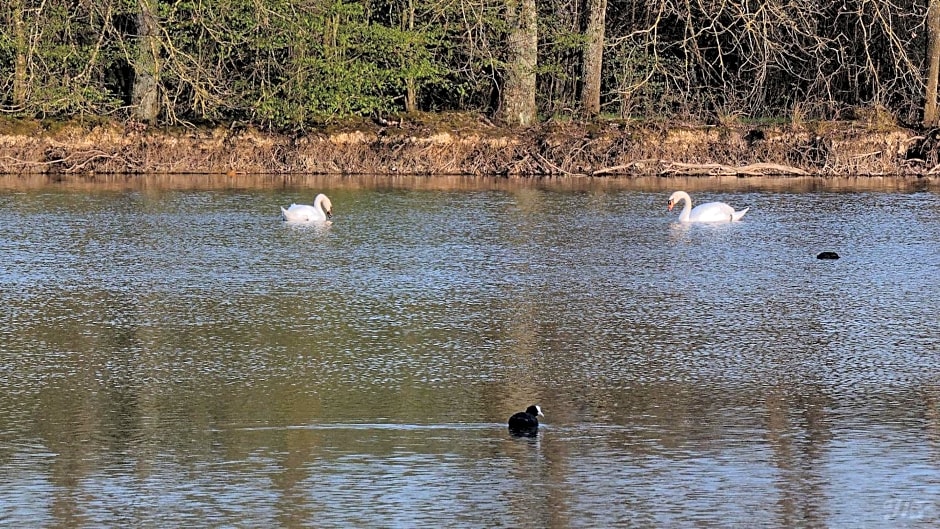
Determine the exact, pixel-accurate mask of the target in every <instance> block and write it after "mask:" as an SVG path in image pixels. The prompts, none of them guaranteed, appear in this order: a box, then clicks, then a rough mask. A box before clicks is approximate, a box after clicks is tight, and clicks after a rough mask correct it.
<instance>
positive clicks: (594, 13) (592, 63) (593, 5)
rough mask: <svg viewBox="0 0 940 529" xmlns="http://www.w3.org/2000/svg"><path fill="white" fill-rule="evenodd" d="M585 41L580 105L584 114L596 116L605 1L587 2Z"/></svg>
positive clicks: (602, 48)
mask: <svg viewBox="0 0 940 529" xmlns="http://www.w3.org/2000/svg"><path fill="white" fill-rule="evenodd" d="M587 9H588V21H587V28H586V30H585V32H584V33H585V37H586V39H587V43H586V46H585V48H584V64H583V73H582V76H581V78H582V82H583V85H582V87H581V105H582V106H583V107H584V112H585V113H587V114H589V115H592V116H593V115H597V114H599V113H600V111H601V67H602V65H603V57H604V24H605V23H606V20H607V0H589V1H588V7H587Z"/></svg>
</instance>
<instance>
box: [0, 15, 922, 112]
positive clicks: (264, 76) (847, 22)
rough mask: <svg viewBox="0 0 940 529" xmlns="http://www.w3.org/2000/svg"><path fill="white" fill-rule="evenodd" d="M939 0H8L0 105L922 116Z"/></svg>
mask: <svg viewBox="0 0 940 529" xmlns="http://www.w3.org/2000/svg"><path fill="white" fill-rule="evenodd" d="M938 2H940V0H844V1H841V0H840V1H837V2H818V1H816V0H730V1H729V0H692V1H687V0H683V1H674V0H659V1H654V2H649V1H643V2H639V1H632V0H623V1H614V0H610V1H608V0H540V1H538V2H536V1H535V0H359V1H355V0H174V1H169V0H5V1H4V2H3V3H2V6H0V17H2V23H0V108H2V110H3V113H4V114H6V115H8V116H14V117H29V118H42V119H69V118H72V117H75V116H110V117H113V118H116V119H121V120H127V121H131V120H137V121H143V122H152V123H160V124H177V125H178V124H193V125H199V124H213V123H236V122H238V123H247V124H252V125H255V126H258V127H261V128H265V129H268V130H277V131H302V130H304V129H305V128H307V127H313V126H319V125H323V124H326V123H330V122H333V121H336V120H341V119H344V118H347V117H354V116H369V117H378V116H384V117H388V116H395V115H399V114H402V113H405V112H452V111H468V112H476V113H482V114H484V115H487V116H490V117H491V118H492V119H493V120H498V121H500V122H503V123H505V124H508V125H523V126H524V125H531V124H534V123H537V122H539V121H545V120H549V119H590V118H593V117H596V116H600V117H604V118H615V119H620V118H622V119H659V120H661V119H674V120H685V121H689V122H708V121H712V120H722V119H728V118H733V119H751V120H775V119H776V120H779V119H786V120H806V119H843V118H847V117H851V116H852V114H853V113H855V112H858V111H859V110H860V109H866V110H870V109H879V110H882V111H886V112H887V113H889V114H890V115H892V116H893V117H894V118H896V119H897V120H899V121H900V122H902V123H918V124H924V125H928V126H931V125H935V124H936V121H937V118H936V89H937V84H936V78H937V73H938V68H940V67H938V64H937V62H938V60H940V45H936V44H934V45H931V42H932V41H934V40H936V35H937V33H938V31H937V30H936V29H931V28H936V27H938V26H940V9H938V7H937V6H936V5H932V4H936V3H938Z"/></svg>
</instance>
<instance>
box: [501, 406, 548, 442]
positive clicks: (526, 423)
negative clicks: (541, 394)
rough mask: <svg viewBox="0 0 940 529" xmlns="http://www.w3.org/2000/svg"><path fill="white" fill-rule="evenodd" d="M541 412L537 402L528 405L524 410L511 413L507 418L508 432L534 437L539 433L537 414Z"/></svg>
mask: <svg viewBox="0 0 940 529" xmlns="http://www.w3.org/2000/svg"><path fill="white" fill-rule="evenodd" d="M539 415H542V417H544V415H543V414H542V408H540V407H539V406H538V405H537V404H536V405H532V406H529V407H528V408H526V410H525V411H520V412H519V413H516V414H513V416H512V417H510V418H509V433H511V434H512V435H519V436H525V437H535V435H536V434H538V433H539V419H538V416H539Z"/></svg>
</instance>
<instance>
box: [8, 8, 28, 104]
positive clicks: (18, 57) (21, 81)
mask: <svg viewBox="0 0 940 529" xmlns="http://www.w3.org/2000/svg"><path fill="white" fill-rule="evenodd" d="M12 2H13V5H12V6H11V7H12V12H13V39H14V41H13V47H14V53H15V58H14V64H13V105H14V106H16V107H18V108H22V107H23V106H25V105H26V94H27V91H28V88H29V85H28V83H27V82H26V79H27V74H26V67H27V64H28V62H27V53H28V52H29V47H28V43H27V40H26V21H25V20H24V19H23V0H12Z"/></svg>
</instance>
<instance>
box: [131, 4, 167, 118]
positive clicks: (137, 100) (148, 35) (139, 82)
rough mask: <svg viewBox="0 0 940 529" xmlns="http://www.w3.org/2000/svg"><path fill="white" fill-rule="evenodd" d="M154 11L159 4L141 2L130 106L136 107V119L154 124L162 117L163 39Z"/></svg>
mask: <svg viewBox="0 0 940 529" xmlns="http://www.w3.org/2000/svg"><path fill="white" fill-rule="evenodd" d="M155 7H156V0H140V12H139V13H138V15H137V37H138V43H139V51H138V54H137V64H136V65H135V67H134V73H135V75H134V87H133V89H132V90H133V91H132V93H131V104H132V105H133V106H134V117H135V118H137V119H139V120H141V121H153V120H155V119H157V117H158V116H159V115H160V90H159V75H160V62H159V57H160V39H159V38H158V32H157V18H156V14H155Z"/></svg>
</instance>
